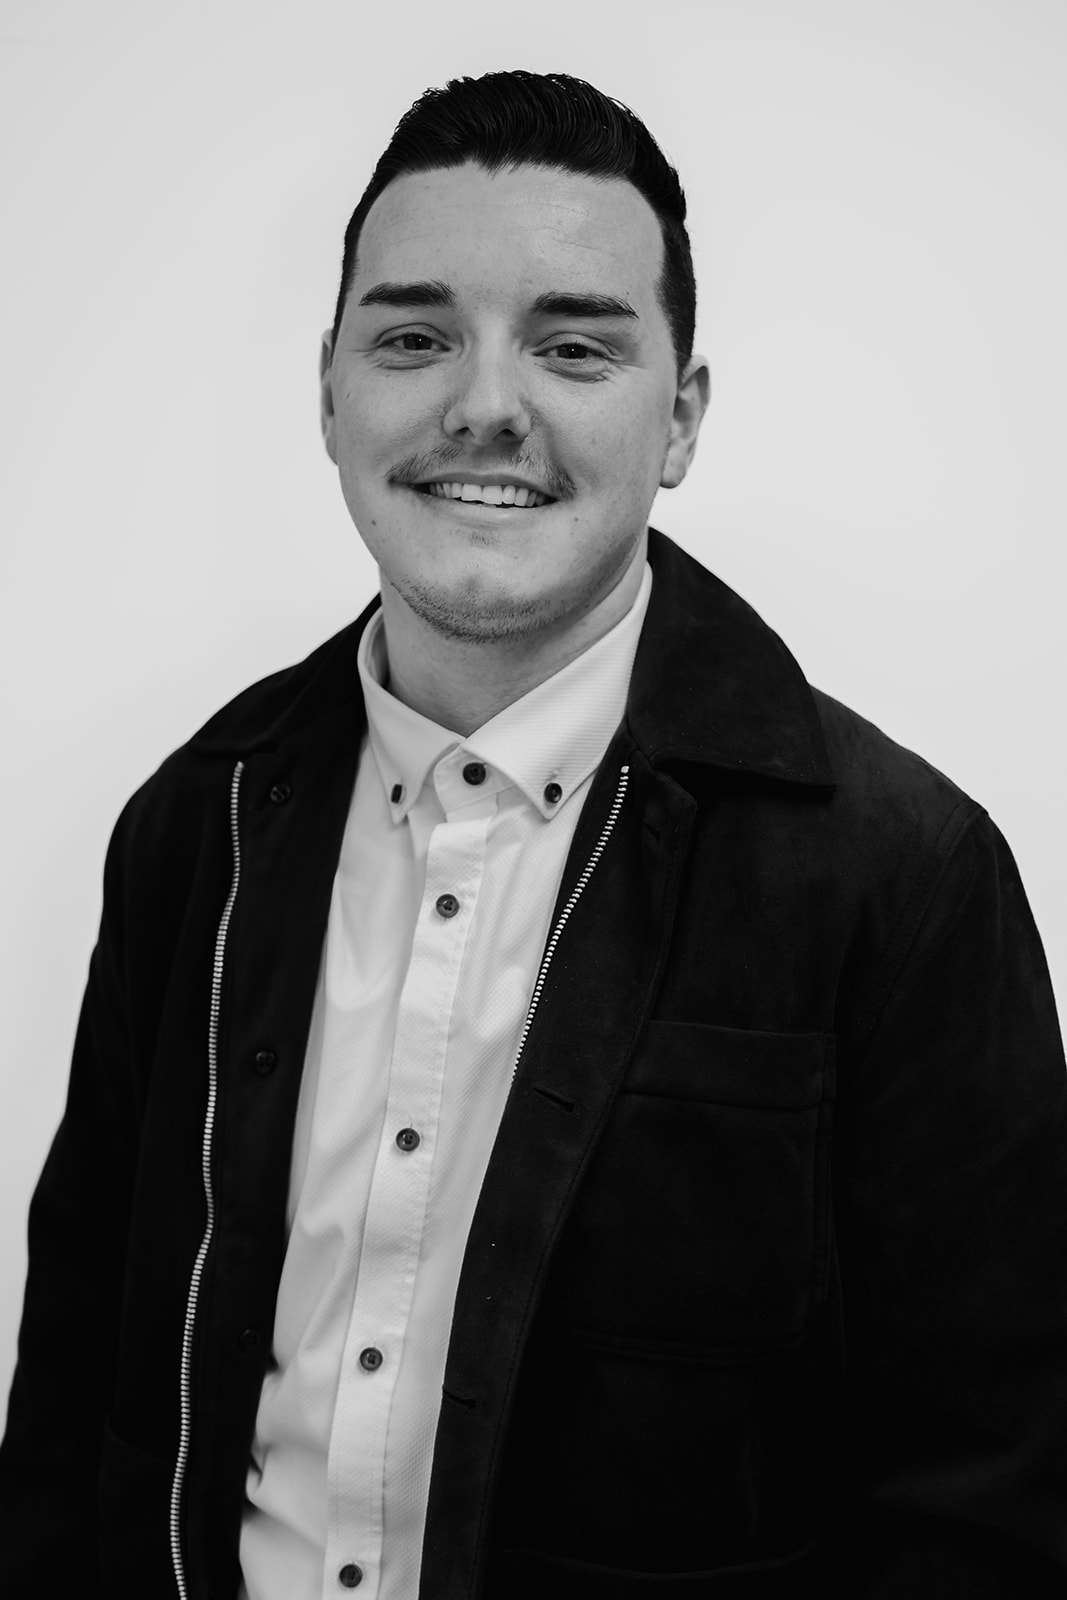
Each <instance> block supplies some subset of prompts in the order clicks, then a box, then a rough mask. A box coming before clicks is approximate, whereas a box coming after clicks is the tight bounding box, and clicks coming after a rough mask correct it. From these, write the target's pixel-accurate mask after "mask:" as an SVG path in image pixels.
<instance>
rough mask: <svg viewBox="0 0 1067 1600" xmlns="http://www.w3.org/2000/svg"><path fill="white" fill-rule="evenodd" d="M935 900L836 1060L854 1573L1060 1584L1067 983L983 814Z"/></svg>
mask: <svg viewBox="0 0 1067 1600" xmlns="http://www.w3.org/2000/svg"><path fill="white" fill-rule="evenodd" d="M923 902H924V903H921V904H918V905H913V906H912V908H911V910H910V911H909V912H908V913H907V914H906V916H905V918H904V919H903V921H902V924H901V926H900V928H899V930H898V940H897V944H896V947H895V950H894V954H893V957H892V960H891V965H890V968H889V969H888V970H884V971H883V973H882V976H881V993H880V994H879V995H873V996H872V1001H871V1009H870V1011H869V1013H868V1025H867V1027H866V1029H865V1032H864V1036H863V1037H862V1038H861V1039H860V1040H859V1041H858V1042H857V1047H856V1049H855V1050H854V1053H853V1059H852V1060H851V1061H846V1058H845V1056H844V1054H843V1059H842V1065H843V1067H846V1066H847V1071H846V1072H845V1073H843V1083H842V1092H841V1100H840V1106H839V1112H840V1121H839V1123H838V1151H839V1158H838V1165H837V1168H836V1171H835V1183H836V1185H837V1210H838V1217H839V1239H840V1257H841V1279H842V1284H843V1316H844V1322H845V1331H846V1348H848V1349H849V1350H850V1351H851V1357H850V1371H849V1380H848V1396H849V1423H850V1429H851V1434H852V1446H853V1457H852V1459H853V1460H854V1461H855V1463H856V1464H857V1466H858V1469H859V1471H858V1483H859V1489H858V1492H857V1498H856V1503H855V1505H854V1510H853V1516H852V1518H851V1527H850V1528H849V1529H848V1530H846V1532H845V1536H844V1544H845V1545H846V1546H847V1549H848V1557H847V1566H848V1568H849V1572H850V1576H851V1582H850V1584H849V1589H850V1592H852V1593H855V1594H856V1595H857V1596H859V1595H862V1596H863V1597H864V1600H889V1597H898V1596H899V1597H904V1596H907V1597H908V1600H926V1597H928V1600H954V1597H959V1600H964V1597H966V1600H977V1597H986V1596H988V1597H991V1600H992V1597H998V1600H1007V1597H1009V1596H1011V1597H1013V1600H1015V1597H1022V1596H1027V1597H1030V1596H1033V1597H1038V1596H1045V1595H1048V1596H1052V1595H1062V1594H1063V1593H1065V1592H1067V1080H1065V1073H1064V1061H1063V1051H1062V1046H1061V1044H1060V1036H1059V1030H1058V1027H1057V1022H1056V1012H1055V1004H1054V1001H1053V995H1052V987H1051V984H1050V981H1049V975H1048V970H1047V967H1046V964H1045V958H1044V955H1043V952H1042V948H1041V943H1040V940H1039V938H1038V935H1037V931H1036V929H1035V927H1034V923H1033V919H1032V917H1031V914H1030V910H1029V907H1028V905H1027V902H1026V897H1025V894H1024V892H1023V888H1022V885H1021V883H1020V880H1019V874H1018V871H1017V868H1016V866H1015V862H1014V861H1013V859H1012V856H1011V853H1010V851H1009V850H1008V847H1007V845H1006V844H1005V842H1004V840H1003V839H1002V837H1001V836H1000V834H999V833H998V831H997V830H996V828H995V827H994V826H993V824H992V823H991V822H990V821H989V819H988V817H987V816H986V815H985V813H984V812H977V811H976V812H974V813H972V814H971V816H970V818H969V820H968V821H967V823H966V824H965V826H964V827H963V828H962V829H961V830H960V831H959V834H958V836H957V839H956V842H955V845H954V847H953V848H952V850H951V852H950V853H949V856H948V859H947V861H946V862H945V863H944V864H943V866H942V867H941V868H940V870H939V872H938V874H937V875H936V876H935V878H934V880H933V881H932V882H931V883H930V884H928V885H927V888H926V890H925V891H924V894H923ZM860 1574H862V1581H858V1579H859V1575H860Z"/></svg>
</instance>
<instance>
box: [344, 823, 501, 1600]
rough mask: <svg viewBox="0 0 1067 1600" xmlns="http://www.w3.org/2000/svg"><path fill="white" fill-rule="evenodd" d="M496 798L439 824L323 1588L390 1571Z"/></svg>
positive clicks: (407, 1000)
mask: <svg viewBox="0 0 1067 1600" xmlns="http://www.w3.org/2000/svg"><path fill="white" fill-rule="evenodd" d="M427 798H428V799H429V797H427ZM430 803H431V804H432V803H434V802H433V801H432V800H430ZM495 810H496V802H495V799H493V798H492V797H490V796H487V797H486V800H485V802H484V803H483V804H481V805H479V806H478V807H477V808H476V809H475V811H474V814H472V813H471V808H470V807H467V808H466V809H465V811H464V814H463V816H462V819H459V818H448V817H446V819H445V821H443V822H438V823H437V824H436V826H434V827H433V830H432V832H431V833H430V836H429V842H428V846H427V851H426V867H425V878H424V885H423V892H422V898H421V902H420V907H419V915H418V919H417V922H416V927H415V934H414V939H413V942H412V949H411V959H410V962H409V965H408V970H407V974H406V976H405V980H404V985H403V988H402V991H401V996H400V1004H399V1009H398V1013H397V1024H396V1034H395V1038H394V1044H393V1051H392V1057H391V1062H390V1073H389V1093H388V1099H387V1103H386V1113H385V1120H384V1123H383V1125H382V1134H381V1138H380V1141H379V1146H378V1151H377V1155H376V1158H375V1163H374V1171H373V1176H372V1179H371V1187H370V1196H369V1201H368V1206H367V1214H366V1222H365V1226H364V1233H363V1247H362V1252H361V1256H360V1262H359V1268H358V1274H357V1280H356V1283H357V1286H356V1292H355V1295H354V1298H353V1304H352V1311H351V1316H350V1318H349V1324H348V1330H347V1334H346V1338H345V1343H344V1352H343V1355H342V1360H341V1369H340V1379H339V1384H338V1394H337V1403H336V1406H335V1410H334V1420H333V1427H332V1430H331V1436H330V1451H329V1469H328V1470H329V1494H330V1518H329V1529H328V1534H327V1549H326V1562H325V1567H324V1572H323V1590H322V1593H323V1600H336V1597H337V1596H338V1595H339V1594H341V1593H343V1592H344V1590H345V1589H346V1588H348V1587H357V1586H358V1589H359V1593H360V1596H361V1597H362V1596H365V1597H366V1600H376V1597H377V1594H378V1590H379V1587H380V1583H381V1550H382V1540H383V1533H384V1482H385V1468H386V1459H387V1453H388V1447H389V1416H390V1409H391V1405H392V1400H393V1395H394V1393H395V1389H396V1383H397V1378H398V1375H399V1372H400V1365H401V1362H402V1360H403V1351H404V1339H405V1333H406V1330H407V1326H408V1321H409V1316H410V1311H411V1302H412V1295H413V1291H414V1285H415V1278H416V1274H417V1271H418V1267H419V1261H420V1255H421V1252H422V1245H423V1238H424V1234H425V1230H426V1220H427V1211H428V1205H429V1200H430V1189H431V1180H432V1172H433V1160H434V1153H435V1150H436V1147H437V1141H438V1131H439V1121H440V1109H441V1097H442V1090H443V1086H444V1081H445V1073H446V1069H447V1060H448V1041H449V1031H450V1024H451V1021H452V1013H453V1007H454V1004H455V998H456V991H457V987H458V984H459V979H460V972H461V967H462V961H463V952H464V948H465V946H466V943H467V938H468V935H469V932H470V928H471V923H472V920H473V917H474V912H475V908H476V906H477V901H478V894H479V891H480V888H481V884H482V878H483V873H484V868H485V858H486V843H487V838H488V832H489V826H490V823H491V821H492V817H493V814H494V813H495ZM438 815H440V813H439V812H438ZM417 820H418V819H416V818H414V817H413V818H412V822H413V823H417ZM394 1534H395V1530H393V1529H391V1530H390V1537H393V1536H394ZM353 1580H355V1581H353Z"/></svg>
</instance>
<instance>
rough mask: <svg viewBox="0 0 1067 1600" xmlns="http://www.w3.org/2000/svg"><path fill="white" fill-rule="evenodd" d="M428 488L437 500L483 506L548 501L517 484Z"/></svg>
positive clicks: (434, 484) (446, 484)
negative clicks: (463, 501)
mask: <svg viewBox="0 0 1067 1600" xmlns="http://www.w3.org/2000/svg"><path fill="white" fill-rule="evenodd" d="M428 488H429V491H430V493H431V494H432V495H434V496H436V498H437V499H438V500H465V501H467V502H468V503H470V504H475V503H480V504H481V505H485V506H543V505H544V504H545V502H546V500H547V499H548V496H547V495H543V494H541V493H539V492H538V490H536V489H527V488H525V487H524V486H521V485H519V484H517V483H462V482H460V483H431V484H429V485H428Z"/></svg>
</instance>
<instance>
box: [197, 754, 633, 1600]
mask: <svg viewBox="0 0 1067 1600" xmlns="http://www.w3.org/2000/svg"><path fill="white" fill-rule="evenodd" d="M629 781H630V769H629V767H628V766H626V767H620V768H619V786H618V788H617V789H616V791H615V799H614V800H613V801H612V805H611V810H610V811H609V812H608V817H607V821H606V822H605V823H604V826H603V827H602V828H601V830H600V838H599V839H598V840H597V842H596V844H595V846H594V847H593V853H592V855H591V856H590V857H589V860H588V861H587V862H586V864H585V867H584V869H583V871H582V874H581V876H580V877H579V879H578V882H577V883H576V884H575V885H574V888H573V889H572V890H571V892H570V895H569V897H568V899H567V903H566V905H565V906H564V907H563V910H562V911H561V912H560V914H559V916H558V918H557V919H556V926H555V927H554V928H553V929H552V933H551V935H550V936H549V940H548V943H547V944H546V945H545V953H544V955H543V956H542V958H541V967H540V970H539V972H538V974H537V982H536V983H535V984H534V987H533V994H532V995H531V996H530V1009H529V1010H528V1011H527V1013H526V1021H525V1022H524V1023H523V1025H522V1033H521V1034H520V1035H519V1048H518V1051H517V1052H516V1055H515V1065H514V1067H512V1069H511V1081H512V1083H514V1081H515V1076H516V1073H517V1072H518V1070H519V1062H520V1061H521V1060H522V1052H523V1051H524V1050H525V1048H526V1040H527V1037H528V1035H529V1032H530V1028H531V1027H532V1025H533V1019H534V1014H535V1012H536V1011H537V1007H538V1006H539V1005H540V1003H541V993H542V991H543V989H544V987H545V979H546V978H547V976H548V969H549V967H550V966H551V964H552V957H553V956H554V955H555V953H556V946H557V944H558V943H559V938H560V934H561V933H562V932H563V930H564V928H565V927H566V926H567V922H568V919H569V918H570V914H571V912H572V911H573V910H574V908H575V906H576V905H577V904H578V901H579V900H580V899H581V897H582V891H583V890H584V888H585V886H586V884H587V883H588V882H589V880H590V878H591V877H592V876H593V873H594V871H595V870H596V865H597V862H598V861H599V860H600V858H601V856H602V855H603V854H604V849H605V846H606V845H607V842H608V840H609V839H610V838H611V834H612V830H613V829H614V827H615V824H616V822H617V821H618V820H619V812H620V811H621V810H622V802H623V799H624V798H625V795H626V786H627V784H628V783H629ZM183 1600H184V1597H183Z"/></svg>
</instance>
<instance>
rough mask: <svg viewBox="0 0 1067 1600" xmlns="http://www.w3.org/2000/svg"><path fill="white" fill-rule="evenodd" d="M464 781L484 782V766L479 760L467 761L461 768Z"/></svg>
mask: <svg viewBox="0 0 1067 1600" xmlns="http://www.w3.org/2000/svg"><path fill="white" fill-rule="evenodd" d="M463 781H464V783H484V782H485V767H484V766H483V764H482V762H480V761H468V762H467V765H466V766H465V767H464V768H463Z"/></svg>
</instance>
